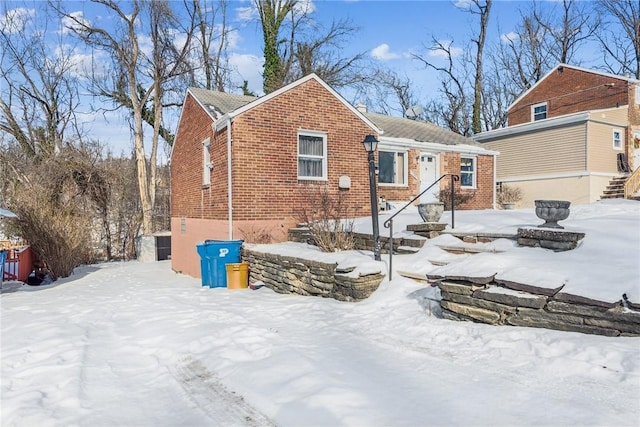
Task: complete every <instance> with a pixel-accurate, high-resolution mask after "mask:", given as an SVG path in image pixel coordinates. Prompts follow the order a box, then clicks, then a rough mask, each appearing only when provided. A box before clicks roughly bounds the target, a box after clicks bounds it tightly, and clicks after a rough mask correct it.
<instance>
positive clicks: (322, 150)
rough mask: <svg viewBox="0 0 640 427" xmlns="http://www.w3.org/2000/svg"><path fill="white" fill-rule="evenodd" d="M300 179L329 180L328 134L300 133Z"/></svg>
mask: <svg viewBox="0 0 640 427" xmlns="http://www.w3.org/2000/svg"><path fill="white" fill-rule="evenodd" d="M298 179H304V180H317V181H321V180H326V179H327V134H325V133H322V132H313V131H299V132H298Z"/></svg>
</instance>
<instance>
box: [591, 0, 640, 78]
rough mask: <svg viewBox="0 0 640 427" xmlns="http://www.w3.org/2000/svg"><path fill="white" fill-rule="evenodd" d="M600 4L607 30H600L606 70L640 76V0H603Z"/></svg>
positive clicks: (599, 36)
mask: <svg viewBox="0 0 640 427" xmlns="http://www.w3.org/2000/svg"><path fill="white" fill-rule="evenodd" d="M598 5H599V7H600V9H601V10H602V11H603V12H604V13H605V14H606V15H605V17H604V18H603V19H604V21H605V28H604V31H601V32H599V33H598V38H599V40H600V42H601V45H602V50H603V52H604V54H605V55H604V62H605V69H606V70H607V71H609V72H611V73H614V74H628V75H630V76H633V77H634V78H636V79H640V2H638V0H600V1H599V2H598Z"/></svg>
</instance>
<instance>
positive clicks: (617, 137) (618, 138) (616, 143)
mask: <svg viewBox="0 0 640 427" xmlns="http://www.w3.org/2000/svg"><path fill="white" fill-rule="evenodd" d="M622 148H623V147H622V131H621V130H619V129H614V130H613V149H614V150H622Z"/></svg>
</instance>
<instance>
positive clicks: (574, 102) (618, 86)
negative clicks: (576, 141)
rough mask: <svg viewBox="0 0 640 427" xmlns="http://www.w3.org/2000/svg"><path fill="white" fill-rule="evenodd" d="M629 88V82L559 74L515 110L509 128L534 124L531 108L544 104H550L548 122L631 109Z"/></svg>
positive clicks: (575, 72)
mask: <svg viewBox="0 0 640 427" xmlns="http://www.w3.org/2000/svg"><path fill="white" fill-rule="evenodd" d="M610 83H614V86H609V84H610ZM628 86H629V85H628V83H627V81H626V80H622V79H616V78H614V77H608V76H603V75H601V74H594V73H590V72H586V71H581V70H575V69H572V68H567V67H564V68H563V69H562V71H560V69H558V70H555V71H554V72H553V73H552V74H550V75H549V76H547V78H546V79H544V80H542V81H540V82H539V84H538V85H537V86H536V87H535V88H534V89H533V90H531V91H530V92H529V93H528V94H527V95H526V96H525V97H523V98H522V99H521V100H520V101H519V102H518V103H517V104H515V105H514V106H513V107H511V109H510V110H509V112H508V121H509V126H514V125H517V124H521V123H528V122H531V121H532V118H531V106H532V105H536V104H540V103H543V102H547V118H552V117H557V116H562V115H566V114H572V113H578V112H581V111H588V110H597V109H602V108H612V107H615V106H616V105H628V104H629V93H628V88H627V87H628Z"/></svg>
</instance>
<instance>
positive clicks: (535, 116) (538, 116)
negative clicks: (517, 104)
mask: <svg viewBox="0 0 640 427" xmlns="http://www.w3.org/2000/svg"><path fill="white" fill-rule="evenodd" d="M546 118H547V103H546V102H545V103H544V104H536V105H532V106H531V120H532V121H534V122H536V121H538V120H544V119H546Z"/></svg>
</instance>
